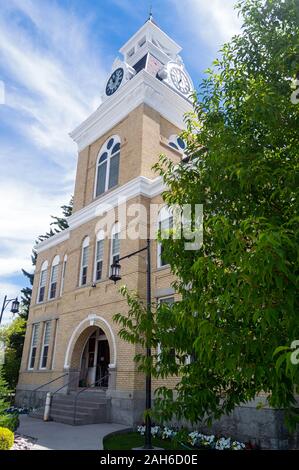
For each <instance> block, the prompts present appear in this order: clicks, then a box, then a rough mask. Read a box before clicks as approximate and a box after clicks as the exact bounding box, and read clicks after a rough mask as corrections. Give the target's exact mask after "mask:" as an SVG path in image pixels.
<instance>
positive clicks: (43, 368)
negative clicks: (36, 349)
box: [39, 320, 52, 370]
mask: <svg viewBox="0 0 299 470" xmlns="http://www.w3.org/2000/svg"><path fill="white" fill-rule="evenodd" d="M43 323H44V330H43V341H42V347H41V353H40V358H39V369H40V370H45V369H47V365H46V367H42V362H43V355H44V347H45V346H48V356H47V362H48V359H49V351H50V341H49V343H48V344H45V336H46V326H47V324H48V323H50V324H51V321H49V320H47V321H45V322H43ZM51 326H52V325H51ZM50 328H51V327H50ZM50 339H51V337H50Z"/></svg>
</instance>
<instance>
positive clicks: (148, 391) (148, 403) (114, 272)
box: [109, 238, 153, 449]
mask: <svg viewBox="0 0 299 470" xmlns="http://www.w3.org/2000/svg"><path fill="white" fill-rule="evenodd" d="M142 251H147V267H146V281H147V282H146V305H147V315H148V318H149V320H152V309H151V299H152V294H151V241H150V239H149V238H148V239H147V244H146V246H145V247H144V248H141V250H138V251H134V252H133V253H130V254H129V255H126V256H123V257H122V258H119V259H118V260H117V261H115V262H114V263H113V264H112V265H111V276H110V278H109V279H111V281H114V283H115V284H116V282H117V281H120V279H121V275H120V270H121V265H120V264H119V261H121V260H123V259H126V258H131V257H132V256H134V255H137V254H138V253H141V252H142ZM151 355H152V352H151V347H150V345H149V344H147V347H146V357H147V359H148V360H149V359H150V357H151ZM151 407H152V377H151V373H150V372H147V374H146V378H145V408H146V411H147V413H146V418H145V442H144V449H152V448H153V447H152V434H151V417H150V415H149V411H150V410H151Z"/></svg>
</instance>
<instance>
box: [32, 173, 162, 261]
mask: <svg viewBox="0 0 299 470" xmlns="http://www.w3.org/2000/svg"><path fill="white" fill-rule="evenodd" d="M165 189H166V186H165V184H164V183H163V180H162V178H161V177H160V176H158V177H157V178H155V179H149V178H146V177H145V176H138V177H137V178H134V179H133V180H131V181H129V182H128V183H125V184H123V185H122V186H120V187H118V188H116V189H114V190H111V191H109V193H108V194H104V195H103V196H100V197H99V198H98V199H96V200H95V201H93V202H91V203H90V204H88V206H85V207H83V208H82V209H80V210H78V211H76V212H75V213H74V214H72V215H71V216H70V217H68V224H69V228H67V229H66V230H63V231H62V232H60V233H57V234H56V235H53V237H51V238H50V239H47V240H44V241H42V242H40V243H39V244H38V245H36V246H35V247H34V249H35V250H36V252H37V253H38V254H39V253H42V252H43V251H45V250H47V249H48V248H51V247H53V246H55V245H58V244H59V243H62V241H65V240H67V239H69V237H70V232H71V230H74V229H75V228H77V227H80V225H82V224H85V223H86V222H88V221H90V220H92V219H94V218H95V217H98V216H100V215H101V214H103V213H105V211H106V210H107V209H108V208H109V209H113V208H114V207H117V206H118V205H119V203H120V202H121V203H122V204H123V203H124V201H129V200H130V199H132V198H133V197H136V196H144V197H148V198H153V197H155V196H157V195H159V194H161V193H162V192H163V191H165ZM64 232H66V233H64ZM62 234H63V238H62ZM49 240H51V244H50V243H49Z"/></svg>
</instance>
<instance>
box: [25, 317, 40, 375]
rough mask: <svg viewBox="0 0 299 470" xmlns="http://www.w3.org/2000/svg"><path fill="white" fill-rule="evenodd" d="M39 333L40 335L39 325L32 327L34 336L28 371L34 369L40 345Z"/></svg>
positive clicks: (32, 336) (35, 324) (32, 337)
mask: <svg viewBox="0 0 299 470" xmlns="http://www.w3.org/2000/svg"><path fill="white" fill-rule="evenodd" d="M38 333H39V323H34V324H33V325H32V335H31V346H30V354H29V364H28V369H34V365H35V359H36V352H37V345H38Z"/></svg>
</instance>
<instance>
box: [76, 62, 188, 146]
mask: <svg viewBox="0 0 299 470" xmlns="http://www.w3.org/2000/svg"><path fill="white" fill-rule="evenodd" d="M141 104H146V105H148V106H149V107H151V108H153V109H155V110H156V111H157V112H158V113H159V114H160V115H161V116H162V117H164V118H165V119H167V120H168V121H169V122H171V123H172V124H174V125H175V126H176V127H178V128H179V129H185V128H186V123H185V121H184V115H185V114H186V113H188V112H190V111H192V109H193V108H192V104H191V102H190V101H189V100H188V99H187V98H185V97H183V96H181V95H180V94H179V93H177V92H176V91H175V90H174V89H172V88H171V87H170V86H169V85H168V84H166V83H164V82H161V81H160V80H158V79H157V78H155V77H153V76H152V75H151V74H150V73H149V72H147V71H146V70H141V71H140V72H139V73H138V74H137V75H135V76H134V77H133V78H132V79H131V80H129V81H128V82H127V83H126V84H125V85H123V86H122V87H121V88H120V89H119V90H118V91H117V92H116V93H115V94H114V95H112V96H111V97H110V99H107V100H105V101H104V102H103V103H102V104H101V106H100V107H99V108H98V109H97V110H96V111H95V112H94V113H93V114H91V116H89V117H88V118H87V119H86V120H85V121H84V122H83V123H82V124H81V125H79V126H78V127H77V128H76V129H75V130H74V131H73V132H71V133H70V136H71V138H72V139H73V140H74V141H75V142H76V143H77V144H78V150H79V152H80V151H81V150H83V149H84V148H86V147H87V146H88V145H90V144H92V143H93V142H95V141H96V140H97V139H99V138H100V137H101V136H103V135H104V134H105V133H106V132H108V131H109V130H111V129H112V128H113V127H114V126H115V125H116V124H118V123H119V122H120V121H122V120H123V119H124V118H125V117H126V116H127V115H128V114H129V113H130V112H131V111H133V110H134V109H136V108H137V107H138V106H139V105H141Z"/></svg>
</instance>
